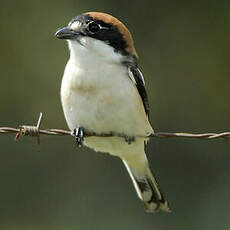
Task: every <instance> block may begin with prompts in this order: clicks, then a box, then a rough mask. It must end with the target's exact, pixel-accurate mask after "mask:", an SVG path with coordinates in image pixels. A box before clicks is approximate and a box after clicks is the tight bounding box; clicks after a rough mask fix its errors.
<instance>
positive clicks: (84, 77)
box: [61, 45, 152, 135]
mask: <svg viewBox="0 0 230 230" xmlns="http://www.w3.org/2000/svg"><path fill="white" fill-rule="evenodd" d="M109 48H110V47H109ZM70 49H73V47H71V46H70ZM71 52H73V53H72V54H71V57H70V60H69V62H68V63H67V65H66V69H65V73H64V76H63V81H62V86H61V100H62V105H63V109H64V114H65V118H66V120H67V123H68V126H69V128H70V129H71V130H73V129H74V128H76V127H79V126H80V127H83V128H85V129H88V130H91V131H94V132H96V133H109V132H115V133H122V134H126V135H146V134H149V133H151V132H152V128H151V126H150V124H149V122H148V119H147V117H146V114H145V111H144V107H143V104H142V101H141V97H140V96H139V94H138V91H137V89H136V86H135V85H134V84H133V82H132V81H131V79H129V77H128V75H127V69H126V67H125V66H123V65H122V64H120V61H118V58H120V57H119V56H120V55H119V56H118V54H115V53H114V56H115V55H116V56H115V57H110V59H109V58H108V59H106V57H105V56H104V55H103V56H102V57H100V55H98V54H95V52H90V49H86V48H85V47H83V46H79V45H78V47H77V49H74V51H72V50H71ZM109 53H110V54H111V53H112V52H111V50H110V52H109ZM107 60H109V61H107ZM115 60H117V61H115Z"/></svg>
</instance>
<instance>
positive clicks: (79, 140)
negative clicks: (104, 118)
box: [71, 127, 84, 147]
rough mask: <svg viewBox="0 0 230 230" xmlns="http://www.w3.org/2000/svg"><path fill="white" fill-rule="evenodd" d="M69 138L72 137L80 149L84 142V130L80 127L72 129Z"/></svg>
mask: <svg viewBox="0 0 230 230" xmlns="http://www.w3.org/2000/svg"><path fill="white" fill-rule="evenodd" d="M71 136H73V137H74V139H75V142H76V144H77V146H78V147H82V146H83V142H84V129H83V128H82V127H78V128H76V129H74V130H73V131H72V132H71Z"/></svg>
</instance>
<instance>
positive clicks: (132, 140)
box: [125, 136, 136, 145]
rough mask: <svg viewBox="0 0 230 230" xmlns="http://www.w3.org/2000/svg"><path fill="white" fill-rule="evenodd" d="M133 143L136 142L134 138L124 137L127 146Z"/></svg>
mask: <svg viewBox="0 0 230 230" xmlns="http://www.w3.org/2000/svg"><path fill="white" fill-rule="evenodd" d="M134 141H136V137H135V136H125V142H127V143H128V144H129V145H130V144H131V143H132V142H134Z"/></svg>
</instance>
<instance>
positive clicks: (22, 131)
mask: <svg viewBox="0 0 230 230" xmlns="http://www.w3.org/2000/svg"><path fill="white" fill-rule="evenodd" d="M41 119H42V113H40V116H39V119H38V122H37V125H36V126H33V125H31V126H30V125H21V126H19V128H12V127H0V134H8V133H16V136H15V140H18V139H19V137H20V136H35V137H37V142H38V146H39V144H40V135H41V134H42V135H56V136H57V135H58V136H63V135H71V131H68V130H63V129H40V125H41ZM84 136H85V137H90V136H97V137H115V136H116V137H122V138H125V137H126V136H125V135H124V134H115V133H112V132H111V133H102V134H96V133H93V132H88V131H85V130H84ZM136 137H137V138H148V137H150V138H173V137H180V138H196V139H209V140H210V139H217V138H230V132H222V133H200V134H195V133H184V132H174V133H169V132H156V133H153V134H151V135H150V136H142V135H137V136H136Z"/></svg>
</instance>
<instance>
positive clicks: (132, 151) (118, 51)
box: [55, 12, 171, 213]
mask: <svg viewBox="0 0 230 230" xmlns="http://www.w3.org/2000/svg"><path fill="white" fill-rule="evenodd" d="M55 36H56V38H58V39H64V40H67V43H68V47H69V51H70V57H69V60H68V62H67V64H66V67H65V70H64V74H63V78H62V83H61V102H62V107H63V111H64V116H65V119H66V122H67V125H68V127H69V129H70V130H72V135H73V136H74V137H75V139H76V143H77V145H78V146H79V147H80V146H82V145H84V146H87V147H89V148H91V149H93V150H94V151H96V152H104V153H109V154H110V155H113V156H116V157H119V158H120V159H121V160H122V161H123V163H124V165H125V167H126V169H127V171H128V173H129V175H130V177H131V180H132V182H133V185H134V187H135V190H136V192H137V195H138V197H139V199H140V200H141V201H142V203H143V205H144V210H145V211H146V212H150V213H154V212H157V211H159V210H162V211H165V212H170V211H171V209H170V207H169V202H168V201H167V200H166V199H165V197H164V195H163V194H162V192H161V190H160V188H159V185H158V183H157V181H156V179H155V177H154V174H153V172H152V171H151V169H150V165H149V163H148V159H147V156H146V154H145V145H146V144H147V142H148V139H149V135H151V134H152V133H154V130H153V128H152V126H151V124H150V122H149V109H150V108H149V107H150V106H149V102H148V97H147V92H146V87H145V81H144V78H143V75H142V72H141V71H140V69H139V67H138V55H137V52H136V49H135V46H134V40H133V38H132V35H131V33H130V31H129V29H128V28H127V27H126V26H125V25H124V24H123V23H122V22H121V21H120V20H118V19H117V18H115V17H114V16H112V15H110V14H107V13H102V12H86V13H83V14H80V15H78V16H76V17H74V18H73V19H72V20H71V21H70V22H69V24H68V25H67V26H66V27H63V28H61V29H58V30H57V32H56V33H55ZM86 132H91V133H94V134H97V135H94V136H84V133H86ZM104 134H113V135H111V136H109V137H104V136H103V135H104Z"/></svg>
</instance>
